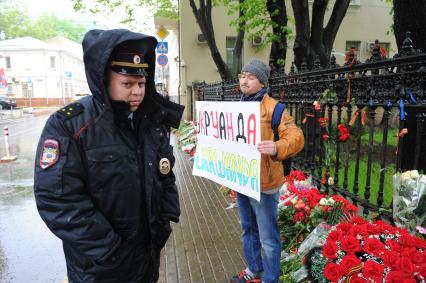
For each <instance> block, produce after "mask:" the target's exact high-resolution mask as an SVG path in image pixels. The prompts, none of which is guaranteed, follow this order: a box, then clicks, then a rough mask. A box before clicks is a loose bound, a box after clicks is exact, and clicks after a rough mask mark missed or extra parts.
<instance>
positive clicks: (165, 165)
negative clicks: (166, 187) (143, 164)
mask: <svg viewBox="0 0 426 283" xmlns="http://www.w3.org/2000/svg"><path fill="white" fill-rule="evenodd" d="M169 172H170V161H169V160H168V159H167V158H161V159H160V173H161V174H163V175H167V174H169Z"/></svg>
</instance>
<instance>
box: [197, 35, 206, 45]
mask: <svg viewBox="0 0 426 283" xmlns="http://www.w3.org/2000/svg"><path fill="white" fill-rule="evenodd" d="M197 43H198V44H207V39H206V37H205V36H204V34H202V33H199V34H197Z"/></svg>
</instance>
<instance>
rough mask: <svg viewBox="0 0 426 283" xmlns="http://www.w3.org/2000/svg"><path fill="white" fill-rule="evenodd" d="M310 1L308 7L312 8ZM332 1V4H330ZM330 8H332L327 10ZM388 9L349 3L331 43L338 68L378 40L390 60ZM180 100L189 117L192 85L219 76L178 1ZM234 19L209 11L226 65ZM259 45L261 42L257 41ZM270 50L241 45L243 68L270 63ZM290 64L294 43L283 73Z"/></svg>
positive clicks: (376, 0) (376, 3) (220, 10)
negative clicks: (258, 62)
mask: <svg viewBox="0 0 426 283" xmlns="http://www.w3.org/2000/svg"><path fill="white" fill-rule="evenodd" d="M312 2H313V1H311V0H309V3H310V6H312ZM332 4H333V1H331V4H330V5H332ZM286 7H287V14H288V15H289V17H292V15H293V11H292V7H291V3H290V1H289V0H286ZM330 7H332V6H330ZM331 11H332V8H330V9H328V11H327V13H326V17H325V21H324V22H325V24H326V23H327V21H328V17H329V16H330V13H331ZM390 11H391V6H390V5H389V4H387V3H386V2H385V1H382V0H368V1H367V0H352V1H351V4H350V6H349V8H348V11H347V13H346V16H345V18H344V19H343V22H342V24H341V26H340V29H339V31H338V33H337V36H336V39H335V42H334V51H335V56H336V58H337V63H338V64H343V63H344V57H345V53H346V51H347V50H348V49H349V48H351V47H355V48H356V49H357V53H358V59H359V60H361V61H365V60H366V59H368V58H369V57H370V56H371V46H372V44H373V43H374V41H375V40H376V39H378V40H379V41H380V43H381V45H382V46H384V47H385V48H386V49H387V51H388V55H389V56H393V55H394V54H395V52H396V51H397V47H396V43H395V37H394V35H393V33H392V32H390V29H391V25H392V23H393V19H392V15H390ZM179 12H180V17H179V19H180V21H179V36H180V57H179V59H180V68H179V69H180V88H179V89H180V90H179V94H180V98H181V103H182V104H185V105H186V106H187V115H186V117H187V118H190V117H191V115H190V113H189V112H188V109H190V108H191V109H192V107H191V106H192V105H193V101H194V100H195V98H193V97H192V96H193V95H192V84H193V83H194V82H200V81H205V82H214V81H219V80H220V76H219V73H218V71H217V68H216V65H215V64H214V62H213V59H212V57H211V54H210V49H209V47H208V45H207V43H206V41H205V40H204V37H203V36H202V33H201V31H200V28H199V26H198V24H197V22H196V20H195V17H194V15H193V12H192V8H191V7H190V5H189V1H180V7H179ZM234 18H235V15H234V16H233V15H228V9H227V7H224V6H215V7H213V9H212V19H213V26H214V32H215V38H216V43H217V46H218V48H219V51H220V53H221V55H222V57H223V59H224V60H225V62H227V63H228V64H230V65H231V64H232V49H233V44H234V43H235V39H236V30H235V27H233V26H230V22H231V21H232V20H233V19H234ZM293 23H294V21H291V20H289V25H290V28H291V29H292V30H293V31H294V30H295V29H294V26H291V25H294V24H293ZM260 41H261V40H260ZM269 52H270V50H269V47H267V48H263V49H261V48H260V47H259V41H256V40H254V41H249V40H248V39H246V40H245V42H244V47H243V64H244V63H245V62H247V61H249V60H250V59H251V58H253V57H256V58H260V59H263V60H264V61H265V62H268V61H269V60H268V59H269ZM292 61H293V41H292V40H291V39H290V40H288V50H287V58H286V70H287V72H288V71H289V69H290V66H291V62H292Z"/></svg>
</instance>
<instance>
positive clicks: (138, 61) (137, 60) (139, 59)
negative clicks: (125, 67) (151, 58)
mask: <svg viewBox="0 0 426 283" xmlns="http://www.w3.org/2000/svg"><path fill="white" fill-rule="evenodd" d="M140 62H141V57H139V55H135V56H133V63H135V64H139V63H140Z"/></svg>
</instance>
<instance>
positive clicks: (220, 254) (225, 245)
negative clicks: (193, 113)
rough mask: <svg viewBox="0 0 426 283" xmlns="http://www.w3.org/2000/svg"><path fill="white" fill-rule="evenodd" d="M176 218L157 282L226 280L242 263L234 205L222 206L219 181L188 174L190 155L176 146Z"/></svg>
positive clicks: (187, 282) (190, 163)
mask: <svg viewBox="0 0 426 283" xmlns="http://www.w3.org/2000/svg"><path fill="white" fill-rule="evenodd" d="M175 157H176V165H175V167H174V172H175V174H176V179H177V185H178V189H179V195H180V207H181V217H180V222H179V223H176V224H174V225H173V233H172V235H171V236H170V238H169V240H168V242H167V244H166V247H165V249H164V251H163V253H164V257H163V258H162V262H163V265H162V268H161V269H160V280H159V282H161V283H175V282H179V283H203V282H206V283H210V282H211V283H214V282H216V283H222V282H223V283H225V282H229V281H230V279H231V277H232V276H234V275H235V274H237V273H238V272H239V271H240V270H242V269H243V268H244V267H245V264H244V260H243V255H242V248H241V239H240V238H241V228H240V224H239V222H238V221H239V216H238V209H237V208H233V209H229V210H227V209H225V207H226V206H227V203H226V199H225V197H224V196H223V195H222V194H221V193H220V192H219V185H217V184H216V183H213V182H211V181H209V180H207V179H204V178H200V177H194V176H192V162H190V161H189V155H187V154H186V153H184V152H182V151H180V150H179V149H178V148H175Z"/></svg>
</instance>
